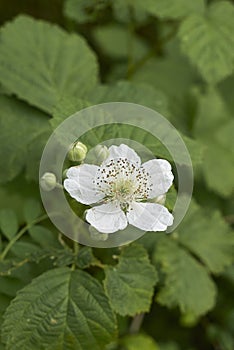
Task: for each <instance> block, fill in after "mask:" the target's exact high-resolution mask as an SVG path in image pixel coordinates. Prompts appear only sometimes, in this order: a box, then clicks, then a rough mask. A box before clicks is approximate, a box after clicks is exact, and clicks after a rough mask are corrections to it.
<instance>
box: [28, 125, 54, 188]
mask: <svg viewBox="0 0 234 350" xmlns="http://www.w3.org/2000/svg"><path fill="white" fill-rule="evenodd" d="M51 133H52V130H51V127H50V125H48V128H47V130H43V131H42V132H41V133H40V134H38V135H37V136H36V137H35V138H34V139H33V141H31V142H30V143H29V145H28V147H27V157H26V169H25V173H26V175H25V177H26V179H27V180H28V181H32V180H33V181H36V182H38V175H39V166H40V161H41V156H42V152H43V150H44V147H45V145H46V143H47V141H48V139H49V137H50V135H51Z"/></svg>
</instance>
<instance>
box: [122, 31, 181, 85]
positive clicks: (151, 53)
mask: <svg viewBox="0 0 234 350" xmlns="http://www.w3.org/2000/svg"><path fill="white" fill-rule="evenodd" d="M176 31H177V25H175V27H173V29H172V30H171V32H169V33H168V34H167V35H166V36H164V38H162V39H160V40H159V41H158V42H157V43H156V44H155V45H154V47H153V48H152V50H150V51H149V52H148V53H147V54H146V55H145V56H144V57H142V58H141V59H140V60H139V61H138V62H136V63H135V64H134V65H131V67H129V69H128V78H129V79H130V78H131V77H132V76H133V75H134V74H135V72H136V71H137V70H138V69H140V68H141V67H142V66H144V64H145V63H146V62H147V61H148V60H150V58H152V57H154V56H155V54H157V53H158V52H160V50H161V48H162V46H163V45H164V44H166V43H167V42H168V41H170V39H171V38H173V36H174V35H175V33H176Z"/></svg>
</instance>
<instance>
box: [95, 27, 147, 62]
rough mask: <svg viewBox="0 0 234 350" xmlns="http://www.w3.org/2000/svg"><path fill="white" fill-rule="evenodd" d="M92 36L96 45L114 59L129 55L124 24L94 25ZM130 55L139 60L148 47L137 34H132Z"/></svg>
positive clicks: (127, 36)
mask: <svg viewBox="0 0 234 350" xmlns="http://www.w3.org/2000/svg"><path fill="white" fill-rule="evenodd" d="M93 37H94V40H95V41H96V43H97V45H98V47H100V48H101V50H102V51H103V53H104V54H106V55H108V56H111V57H113V58H115V59H123V58H125V59H126V58H127V57H128V55H129V47H128V44H129V33H128V30H127V27H126V26H121V25H116V24H109V25H105V26H101V27H95V29H94V31H93ZM131 45H132V53H131V54H132V55H133V60H134V61H135V60H140V59H141V58H142V57H143V56H145V55H146V54H147V53H148V51H149V48H148V47H147V45H146V43H145V42H144V41H143V40H142V39H141V38H140V37H138V36H136V35H133V36H132V44H131Z"/></svg>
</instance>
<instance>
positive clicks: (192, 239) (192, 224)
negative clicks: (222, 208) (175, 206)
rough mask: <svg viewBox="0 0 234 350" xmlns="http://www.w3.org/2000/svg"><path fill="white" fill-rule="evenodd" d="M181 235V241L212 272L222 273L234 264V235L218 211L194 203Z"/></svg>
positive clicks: (180, 228) (184, 222)
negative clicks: (211, 210)
mask: <svg viewBox="0 0 234 350" xmlns="http://www.w3.org/2000/svg"><path fill="white" fill-rule="evenodd" d="M178 231H179V241H180V242H181V243H182V244H183V245H184V246H186V247H187V248H188V249H189V250H190V251H191V252H192V253H193V254H195V255H197V257H198V258H199V259H200V260H201V261H202V262H203V263H204V264H205V265H206V266H207V267H208V268H209V270H210V271H211V272H213V273H220V272H222V271H223V270H224V268H225V267H226V266H229V265H231V264H232V262H234V256H233V251H234V234H232V233H231V232H230V229H229V226H228V225H227V223H226V222H225V221H224V220H223V218H222V217H221V215H220V213H219V212H218V211H215V212H210V211H208V210H206V209H205V208H201V207H199V206H198V205H196V204H195V203H193V204H192V206H191V208H190V210H189V212H188V214H187V215H186V216H185V218H184V220H183V221H182V223H181V225H180V226H179V228H178Z"/></svg>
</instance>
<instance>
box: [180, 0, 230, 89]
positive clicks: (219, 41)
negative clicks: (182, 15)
mask: <svg viewBox="0 0 234 350" xmlns="http://www.w3.org/2000/svg"><path fill="white" fill-rule="evenodd" d="M233 17H234V6H233V4H231V2H228V1H219V2H214V3H213V4H211V5H210V7H209V8H208V10H207V13H206V14H205V15H199V14H192V15H191V16H189V17H187V18H186V19H185V20H184V22H183V23H182V25H181V27H180V30H179V33H178V35H179V38H180V39H181V47H182V50H183V52H184V53H185V55H187V56H188V57H189V58H190V60H191V62H192V63H193V64H194V65H196V66H197V68H198V69H199V71H200V73H201V75H202V76H203V78H204V79H205V80H206V81H207V82H208V83H210V84H216V83H217V82H219V81H220V80H222V79H224V78H225V77H227V76H228V75H230V74H231V73H232V72H233V60H234V21H233Z"/></svg>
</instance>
